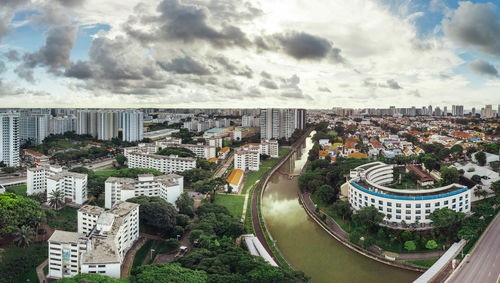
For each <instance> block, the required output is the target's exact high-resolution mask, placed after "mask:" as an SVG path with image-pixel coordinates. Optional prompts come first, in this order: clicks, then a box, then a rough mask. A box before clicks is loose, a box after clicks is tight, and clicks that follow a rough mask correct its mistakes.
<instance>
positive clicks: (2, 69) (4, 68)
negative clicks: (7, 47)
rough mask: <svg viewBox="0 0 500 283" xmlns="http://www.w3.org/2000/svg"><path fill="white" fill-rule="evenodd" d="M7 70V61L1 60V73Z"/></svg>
mask: <svg viewBox="0 0 500 283" xmlns="http://www.w3.org/2000/svg"><path fill="white" fill-rule="evenodd" d="M6 70H7V67H6V66H5V63H4V62H3V61H1V60H0V74H1V73H3V72H5V71H6Z"/></svg>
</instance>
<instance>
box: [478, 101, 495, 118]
mask: <svg viewBox="0 0 500 283" xmlns="http://www.w3.org/2000/svg"><path fill="white" fill-rule="evenodd" d="M493 117H495V114H494V111H493V106H492V105H491V104H488V105H486V107H484V108H483V109H481V118H493Z"/></svg>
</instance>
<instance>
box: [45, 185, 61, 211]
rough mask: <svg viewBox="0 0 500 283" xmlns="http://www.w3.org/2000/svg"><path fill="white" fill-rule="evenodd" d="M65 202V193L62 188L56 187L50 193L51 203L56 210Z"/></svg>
mask: <svg viewBox="0 0 500 283" xmlns="http://www.w3.org/2000/svg"><path fill="white" fill-rule="evenodd" d="M63 203H64V195H63V193H62V191H61V190H59V189H56V190H55V191H52V192H50V193H49V205H50V206H52V207H53V208H54V209H55V210H57V209H58V208H59V207H61V206H62V205H63Z"/></svg>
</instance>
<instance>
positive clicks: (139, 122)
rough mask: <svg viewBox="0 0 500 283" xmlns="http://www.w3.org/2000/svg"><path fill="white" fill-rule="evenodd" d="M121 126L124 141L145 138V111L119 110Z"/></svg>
mask: <svg viewBox="0 0 500 283" xmlns="http://www.w3.org/2000/svg"><path fill="white" fill-rule="evenodd" d="M119 121H120V125H119V127H120V128H121V129H122V140H123V141H129V142H134V141H141V140H143V138H144V117H143V113H142V112H140V111H136V110H127V111H120V112H119Z"/></svg>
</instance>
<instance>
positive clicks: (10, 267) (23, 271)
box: [0, 241, 48, 282]
mask: <svg viewBox="0 0 500 283" xmlns="http://www.w3.org/2000/svg"><path fill="white" fill-rule="evenodd" d="M25 254H26V256H24V255H25ZM47 255H48V244H47V242H45V241H43V242H36V243H33V244H31V245H30V246H28V247H27V248H26V251H23V249H21V248H18V247H15V246H13V247H6V248H0V258H1V260H0V274H2V275H1V276H0V282H38V277H37V275H36V267H37V266H38V265H40V264H41V263H42V262H43V261H44V260H45V259H47Z"/></svg>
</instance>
